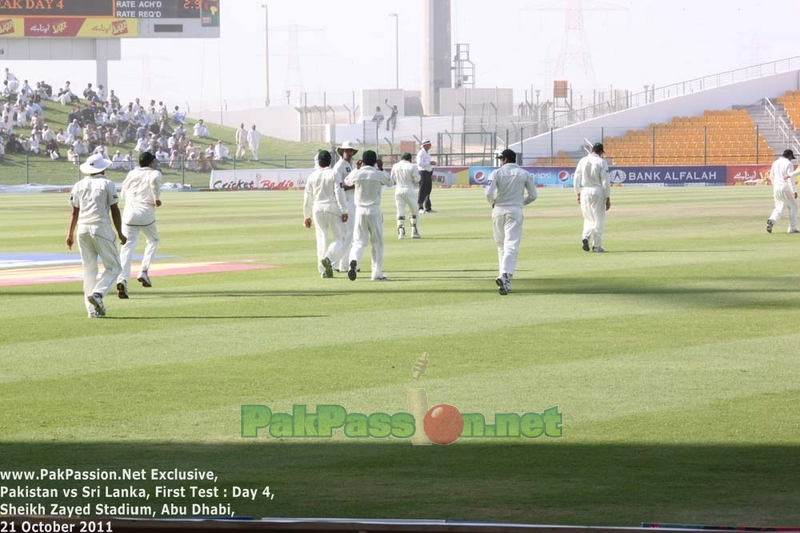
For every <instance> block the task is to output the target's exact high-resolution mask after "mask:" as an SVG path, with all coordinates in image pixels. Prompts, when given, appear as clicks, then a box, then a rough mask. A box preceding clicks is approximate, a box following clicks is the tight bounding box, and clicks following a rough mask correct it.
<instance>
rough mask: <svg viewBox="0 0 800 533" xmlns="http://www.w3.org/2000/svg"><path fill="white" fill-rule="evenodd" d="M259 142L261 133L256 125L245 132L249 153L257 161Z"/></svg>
mask: <svg viewBox="0 0 800 533" xmlns="http://www.w3.org/2000/svg"><path fill="white" fill-rule="evenodd" d="M260 143H261V134H260V133H258V131H257V130H256V125H255V124H253V127H252V128H251V129H250V131H248V132H247V144H248V145H249V147H250V155H251V156H252V157H253V161H258V145H259V144H260Z"/></svg>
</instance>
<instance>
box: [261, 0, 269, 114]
mask: <svg viewBox="0 0 800 533" xmlns="http://www.w3.org/2000/svg"><path fill="white" fill-rule="evenodd" d="M261 7H263V8H264V64H265V65H264V66H265V67H266V79H265V81H266V87H265V90H266V100H264V105H265V106H266V107H269V6H267V4H261Z"/></svg>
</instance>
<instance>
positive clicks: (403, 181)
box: [392, 160, 420, 194]
mask: <svg viewBox="0 0 800 533" xmlns="http://www.w3.org/2000/svg"><path fill="white" fill-rule="evenodd" d="M419 180H420V176H419V170H417V166H416V165H414V164H413V163H412V162H411V161H406V160H402V161H400V162H399V163H395V164H394V166H392V181H393V182H394V183H395V185H397V191H396V192H397V193H398V194H400V193H401V192H403V190H404V189H413V188H414V186H415V185H419Z"/></svg>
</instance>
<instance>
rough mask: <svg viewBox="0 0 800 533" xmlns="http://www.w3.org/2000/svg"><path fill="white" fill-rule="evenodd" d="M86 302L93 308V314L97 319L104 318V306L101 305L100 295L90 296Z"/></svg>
mask: <svg viewBox="0 0 800 533" xmlns="http://www.w3.org/2000/svg"><path fill="white" fill-rule="evenodd" d="M86 300H87V301H88V302H89V303H90V304H92V307H94V312H95V313H97V316H98V317H103V316H106V306H105V305H103V295H102V294H100V293H97V292H96V293H94V294H90V295H89V296H87V297H86Z"/></svg>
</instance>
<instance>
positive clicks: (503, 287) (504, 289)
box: [494, 276, 508, 296]
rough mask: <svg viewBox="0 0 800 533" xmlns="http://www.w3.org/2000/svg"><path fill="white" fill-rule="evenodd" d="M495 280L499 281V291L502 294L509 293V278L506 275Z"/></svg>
mask: <svg viewBox="0 0 800 533" xmlns="http://www.w3.org/2000/svg"><path fill="white" fill-rule="evenodd" d="M494 282H495V283H497V292H499V293H500V295H501V296H505V295H506V294H508V279H507V278H506V277H505V276H499V277H498V278H497V279H496V280H494Z"/></svg>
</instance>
